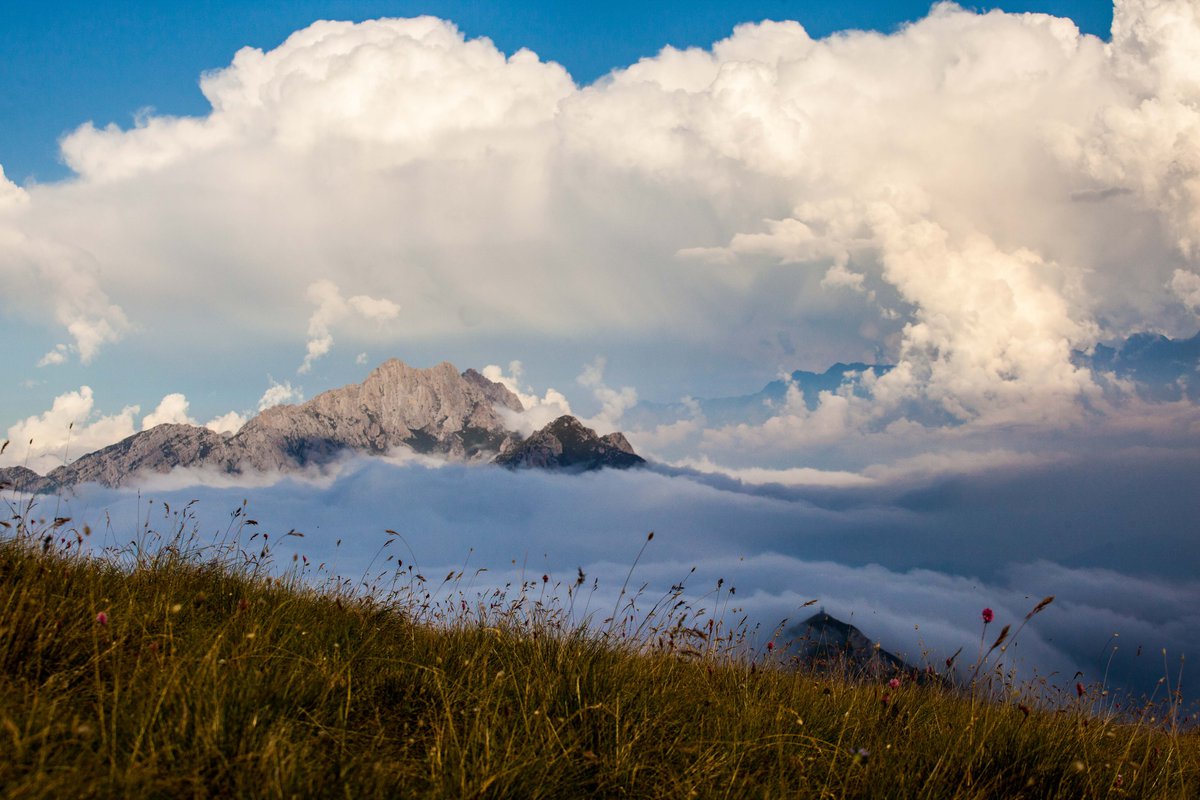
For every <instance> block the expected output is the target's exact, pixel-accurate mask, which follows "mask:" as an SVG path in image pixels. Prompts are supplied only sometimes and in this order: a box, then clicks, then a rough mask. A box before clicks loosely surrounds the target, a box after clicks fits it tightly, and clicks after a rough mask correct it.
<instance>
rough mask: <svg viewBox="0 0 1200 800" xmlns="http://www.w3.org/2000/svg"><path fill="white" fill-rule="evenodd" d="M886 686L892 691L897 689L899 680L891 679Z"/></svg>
mask: <svg viewBox="0 0 1200 800" xmlns="http://www.w3.org/2000/svg"><path fill="white" fill-rule="evenodd" d="M888 686H889V687H891V688H893V689H899V688H900V679H899V678H892V679H891V680H890V681H888Z"/></svg>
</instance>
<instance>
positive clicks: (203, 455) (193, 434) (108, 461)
mask: <svg viewBox="0 0 1200 800" xmlns="http://www.w3.org/2000/svg"><path fill="white" fill-rule="evenodd" d="M228 451H229V442H228V437H227V436H226V435H224V434H220V433H216V432H214V431H210V430H209V429H208V428H200V427H197V426H195V425H177V424H170V423H168V424H164V425H156V426H154V427H153V428H151V429H150V430H148V431H142V432H141V433H136V434H134V435H133V436H130V437H129V438H127V439H123V440H121V441H119V442H117V443H116V444H111V445H109V446H108V447H105V448H103V449H100V450H97V451H95V452H93V453H88V454H87V455H86V456H81V457H80V458H78V459H76V460H75V461H74V462H72V463H71V464H67V465H65V466H62V467H59V468H58V469H55V470H51V471H50V473H49V474H48V475H46V479H47V480H49V481H50V483H52V484H54V485H55V486H73V485H74V484H77V483H99V484H103V485H104V486H119V485H120V484H121V483H122V481H124V480H125V479H126V478H128V477H130V476H132V475H135V474H137V473H139V472H159V473H164V472H170V471H171V470H172V469H174V468H175V467H179V466H191V465H196V464H211V463H221V462H223V461H226V460H227V458H228Z"/></svg>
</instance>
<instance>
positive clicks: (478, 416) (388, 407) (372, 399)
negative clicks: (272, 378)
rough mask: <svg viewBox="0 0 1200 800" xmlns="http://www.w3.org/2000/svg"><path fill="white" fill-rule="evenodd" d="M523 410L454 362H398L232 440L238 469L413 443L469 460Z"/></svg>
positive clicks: (272, 416)
mask: <svg viewBox="0 0 1200 800" xmlns="http://www.w3.org/2000/svg"><path fill="white" fill-rule="evenodd" d="M496 405H503V406H505V407H506V408H510V409H512V410H513V411H521V410H522V406H521V401H520V400H518V399H517V397H516V395H514V394H513V393H512V392H510V391H509V390H508V389H507V388H505V387H504V386H502V385H500V384H498V383H493V382H492V381H489V380H488V379H487V378H484V377H483V376H482V375H480V374H479V373H477V372H475V371H474V370H468V371H467V372H465V373H463V374H461V375H460V374H459V372H458V370H457V369H455V367H454V365H453V364H449V363H445V362H443V363H441V364H438V365H437V366H436V367H431V368H430V369H414V368H413V367H410V366H408V365H407V364H405V363H403V362H401V361H397V360H395V359H392V360H391V361H387V362H385V363H384V364H382V365H381V366H380V367H379V368H378V369H376V370H375V371H374V372H372V373H371V374H370V375H369V376H367V379H366V380H365V381H363V382H362V383H360V384H353V385H350V386H343V387H342V388H341V389H333V390H331V391H328V392H324V393H322V394H319V395H317V396H316V397H314V398H313V399H312V400H309V401H308V402H306V403H302V404H300V405H295V406H276V407H275V408H269V409H267V410H266V411H264V412H263V413H261V414H259V415H258V416H257V417H255V418H254V419H252V420H250V421H249V422H248V423H246V425H245V426H244V427H243V428H242V429H241V430H240V431H238V432H237V434H236V435H235V436H234V437H233V439H232V440H230V444H231V446H232V447H233V448H234V449H235V451H236V452H237V453H238V458H237V464H238V466H239V467H244V468H252V469H259V470H265V469H286V468H288V467H291V466H304V465H306V464H310V463H318V464H319V463H323V462H327V461H330V460H331V459H333V458H334V457H336V456H337V455H338V454H339V453H341V452H342V451H344V450H346V449H351V450H358V451H362V452H366V453H375V454H380V453H385V452H387V451H388V450H391V449H392V448H395V447H400V446H407V447H410V448H412V449H413V450H416V451H417V452H419V453H437V454H442V455H445V456H448V457H450V458H453V459H456V460H471V459H475V458H477V457H480V456H481V455H482V454H485V453H488V452H491V453H495V452H498V451H500V450H501V449H502V448H503V447H504V446H505V445H506V444H508V443H509V442H510V440H511V439H513V438H514V437H513V434H512V433H510V432H509V431H508V430H506V429H505V426H504V422H503V420H501V419H500V416H499V414H497V413H496V411H495V408H494V407H495V406H496Z"/></svg>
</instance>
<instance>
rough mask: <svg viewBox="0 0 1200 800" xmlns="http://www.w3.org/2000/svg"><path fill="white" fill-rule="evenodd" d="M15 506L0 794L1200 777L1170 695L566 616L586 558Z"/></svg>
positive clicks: (0, 614)
mask: <svg viewBox="0 0 1200 800" xmlns="http://www.w3.org/2000/svg"><path fill="white" fill-rule="evenodd" d="M10 509H11V510H12V512H13V516H12V517H11V518H10V519H9V520H8V521H7V522H4V523H3V525H4V527H5V528H6V530H5V531H4V532H3V534H2V538H0V747H2V748H3V753H4V755H3V757H2V758H0V792H2V794H3V796H4V797H12V798H17V797H20V798H34V797H55V798H62V797H115V796H122V797H172V798H182V797H210V796H222V797H347V798H357V797H522V798H524V797H528V798H543V797H544V798H553V797H590V796H595V797H664V798H688V797H732V798H741V797H814V798H822V797H832V798H838V797H877V798H909V797H911V798H981V800H982V798H1021V797H1026V798H1048V797H1061V798H1098V797H1106V798H1107V797H1121V798H1125V797H1128V798H1160V797H1161V798H1180V800H1186V799H1187V798H1195V797H1200V736H1197V735H1195V734H1191V733H1185V732H1183V731H1182V730H1181V729H1180V726H1179V725H1178V722H1179V720H1177V719H1175V718H1174V717H1173V716H1172V713H1171V712H1172V708H1171V707H1170V705H1169V704H1167V705H1165V706H1164V705H1158V706H1154V707H1152V708H1151V707H1147V709H1146V711H1145V713H1144V714H1143V715H1142V716H1141V717H1140V718H1128V717H1124V718H1117V717H1115V716H1111V715H1107V714H1101V713H1097V712H1096V710H1095V707H1094V706H1092V705H1090V703H1089V700H1088V699H1087V698H1081V699H1079V700H1078V703H1077V704H1072V703H1070V702H1062V703H1057V704H1056V705H1055V707H1051V706H1050V705H1048V704H1047V703H1046V701H1045V700H1042V701H1037V700H1035V699H1034V694H1035V693H1034V692H1033V691H1032V689H1031V690H1030V691H1022V690H1021V689H1020V688H1019V687H1003V686H1001V687H993V688H992V690H991V691H987V692H985V691H983V690H982V689H980V688H979V687H976V690H975V691H971V690H968V689H962V688H958V689H955V688H951V687H948V686H944V685H938V684H936V683H931V684H925V685H922V684H918V683H917V682H915V681H911V680H908V679H907V678H905V679H904V680H902V681H901V682H900V685H899V686H898V687H896V686H889V685H888V684H887V683H886V682H884V681H881V680H880V681H865V680H851V679H848V678H837V677H832V676H830V675H828V674H817V673H812V672H805V671H804V670H798V669H795V668H794V667H793V666H791V665H789V664H788V663H787V660H786V657H785V656H783V655H781V654H780V653H779V652H766V651H760V652H758V653H757V654H755V655H754V656H753V657H751V656H750V655H748V654H747V652H746V650H745V649H744V648H740V647H739V646H738V644H739V642H738V641H737V638H738V634H737V632H736V631H726V630H723V629H722V628H721V627H720V626H719V625H717V626H714V628H712V629H711V630H710V629H708V628H706V627H704V626H700V625H696V624H694V623H695V622H696V620H694V619H689V618H688V617H687V612H686V610H685V611H682V612H681V611H678V610H673V609H672V607H671V602H670V601H671V599H672V598H671V597H668V598H665V600H666V602H662V603H659V604H657V606H656V607H655V608H652V609H649V613H646V614H641V615H639V617H638V618H639V619H642V620H644V622H643V623H639V624H641V625H642V627H641V628H639V629H634V628H632V627H628V626H622V625H620V624H616V623H613V622H608V623H607V624H604V623H603V622H602V621H601V620H593V622H594V624H593V625H592V626H591V627H589V628H581V627H579V626H577V625H574V624H570V623H568V622H567V620H569V619H573V618H575V617H574V616H573V615H571V614H568V613H567V612H568V611H571V610H572V609H571V608H570V605H571V604H572V603H574V602H575V601H576V599H578V596H579V592H582V591H583V590H585V589H587V588H588V586H587V583H586V582H585V580H584V576H583V575H582V574H581V575H580V576H579V580H578V581H577V582H576V583H575V584H574V585H573V586H569V587H566V590H567V592H566V594H565V596H564V597H563V598H562V599H551V598H550V597H549V595H548V594H547V587H546V584H545V582H544V581H543V580H542V576H536V577H535V578H534V579H533V580H532V581H530V582H529V583H527V584H525V585H523V586H510V587H508V588H507V590H497V591H495V592H493V593H491V594H485V595H482V596H480V595H475V596H468V594H466V593H460V594H458V595H455V594H454V593H452V592H450V593H445V594H444V595H442V599H441V600H439V601H437V602H434V600H435V599H436V597H438V595H437V594H436V593H427V590H426V589H425V587H426V586H427V585H429V584H430V582H429V581H427V580H426V579H425V578H424V577H423V576H421V577H418V576H417V575H416V573H415V571H413V570H412V569H411V567H400V566H396V562H394V561H393V562H391V569H392V570H393V572H392V573H391V574H390V576H389V577H387V578H386V579H385V580H386V581H387V583H386V585H385V586H382V587H381V586H378V585H376V586H374V587H373V588H374V591H372V592H367V591H364V590H363V587H362V585H361V582H350V581H347V582H344V583H338V582H336V581H334V580H328V579H326V580H314V577H315V576H316V575H318V574H319V573H317V572H314V570H313V569H312V568H311V567H308V568H306V565H305V564H304V563H303V562H300V563H298V564H296V565H295V569H294V570H292V571H291V572H285V573H280V571H279V570H278V568H277V567H274V566H273V565H271V564H270V563H269V559H270V557H271V556H270V552H269V548H267V547H266V546H265V543H266V541H268V539H266V538H264V537H263V536H262V535H261V534H259V533H258V532H257V529H256V526H254V525H253V524H251V523H253V521H252V520H246V519H245V518H244V516H242V517H241V518H240V519H239V518H238V517H239V512H235V514H234V518H233V521H232V523H231V531H230V537H229V538H228V539H226V540H225V541H224V542H221V543H217V544H214V545H210V546H204V547H201V546H198V545H196V544H195V543H194V539H192V538H191V535H190V534H189V533H188V531H187V529H186V527H187V526H186V519H187V517H186V514H183V515H176V516H175V519H177V520H180V522H179V525H178V527H177V528H176V529H175V530H166V531H164V532H162V533H161V535H159V534H151V533H150V531H149V530H145V531H143V532H142V536H141V537H140V539H139V540H138V541H135V542H134V543H133V544H131V545H130V546H128V547H125V548H122V549H120V550H109V551H107V552H104V551H101V550H99V549H95V548H92V549H90V552H91V553H92V555H86V554H85V553H84V552H81V544H82V545H86V544H87V543H88V541H89V539H90V537H91V532H90V530H88V529H87V528H86V527H85V526H83V525H82V523H76V522H72V521H69V520H54V519H34V517H35V516H36V511H37V510H36V509H35V508H33V507H31V506H28V505H26V506H24V507H16V508H12V507H10ZM250 547H253V548H255V549H254V550H253V551H251V550H249V548H250ZM83 549H84V550H89V548H86V547H84V548H83ZM280 574H282V577H279V575H280ZM272 576H275V577H272ZM458 577H461V576H455V575H453V574H452V575H450V576H446V578H447V580H448V581H450V582H453V581H454V580H456V579H457V578H458ZM441 578H442V576H440V575H439V576H436V577H435V579H434V581H433V583H436V582H437V581H440V580H441ZM443 585H444V583H443ZM555 597H557V596H555ZM621 602H622V603H625V602H632V601H631V600H630V599H629V598H628V597H626V598H625V599H623V600H622V601H621ZM603 613H604V612H602V614H603ZM613 616H614V617H617V618H618V620H623V619H625V617H624V616H623V611H622V610H621V609H618V610H617V613H616V614H614V615H613Z"/></svg>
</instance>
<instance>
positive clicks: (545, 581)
mask: <svg viewBox="0 0 1200 800" xmlns="http://www.w3.org/2000/svg"><path fill="white" fill-rule="evenodd" d="M549 582H550V576H549V575H543V576H542V583H549Z"/></svg>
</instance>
